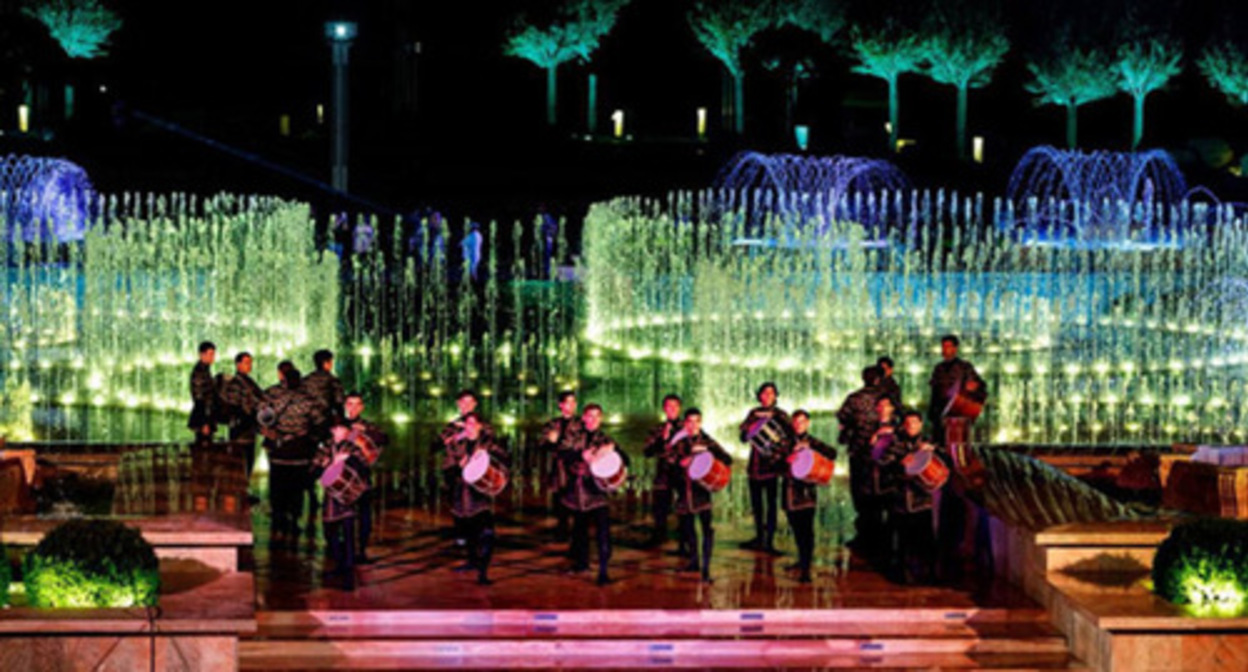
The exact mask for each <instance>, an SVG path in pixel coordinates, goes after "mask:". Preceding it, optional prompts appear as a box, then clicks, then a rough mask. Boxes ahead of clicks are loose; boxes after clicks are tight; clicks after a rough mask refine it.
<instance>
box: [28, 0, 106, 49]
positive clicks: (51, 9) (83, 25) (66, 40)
mask: <svg viewBox="0 0 1248 672" xmlns="http://www.w3.org/2000/svg"><path fill="white" fill-rule="evenodd" d="M22 11H23V12H25V13H26V14H27V15H29V16H31V17H34V18H35V19H36V20H38V21H39V22H40V23H42V24H43V25H44V26H46V27H47V29H48V32H50V33H51V34H52V37H53V39H55V40H56V41H57V43H59V44H60V45H61V48H62V49H64V50H65V53H66V54H68V55H69V57H70V58H81V59H87V60H89V59H94V58H99V57H101V56H105V55H107V54H108V49H107V44H108V38H109V37H111V36H112V34H113V33H115V32H117V30H118V29H120V28H121V18H120V17H118V16H117V14H116V13H115V12H113V10H111V9H109V8H107V7H105V6H104V5H103V4H101V3H100V1H99V0H38V1H37V2H34V3H32V4H31V5H29V6H27V7H25V8H24V9H23V10H22Z"/></svg>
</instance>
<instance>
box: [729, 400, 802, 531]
mask: <svg viewBox="0 0 1248 672" xmlns="http://www.w3.org/2000/svg"><path fill="white" fill-rule="evenodd" d="M779 396H780V391H779V389H777V388H776V384H775V383H772V382H766V383H763V384H762V385H760V386H759V388H758V390H757V392H755V394H754V397H755V398H756V399H758V403H759V406H757V407H756V408H754V409H752V410H750V412H749V414H748V415H746V416H745V420H743V421H742V422H741V427H740V430H741V437H740V438H741V442H742V443H748V442H749V441H750V438H751V437H750V433H751V431H752V430H753V429H754V428H755V425H756V424H758V423H760V422H762V421H765V420H768V419H775V420H778V421H779V425H780V430H781V433H782V434H783V435H784V437H787V436H790V435H791V434H792V433H793V421H792V420H790V419H789V414H788V413H785V412H784V411H783V410H781V409H780V408H779V407H777V406H776V399H777V398H779ZM784 437H781V440H783V438H784ZM763 443H766V442H763ZM779 443H780V442H779V441H775V442H773V443H770V444H769V445H756V444H754V443H752V444H751V445H750V463H749V483H750V509H751V510H752V511H753V512H754V538H753V539H751V540H749V541H747V542H744V543H742V544H741V548H748V549H753V550H756V551H766V552H768V553H771V554H773V555H779V553H778V552H777V551H776V547H775V543H774V542H775V537H776V519H777V514H776V506H777V504H778V503H779V499H780V489H779V481H778V479H779V476H780V469H781V467H782V466H783V465H782V463H781V462H780V460H779V459H778V458H777V457H776V454H775V449H776V447H777V446H778V445H779Z"/></svg>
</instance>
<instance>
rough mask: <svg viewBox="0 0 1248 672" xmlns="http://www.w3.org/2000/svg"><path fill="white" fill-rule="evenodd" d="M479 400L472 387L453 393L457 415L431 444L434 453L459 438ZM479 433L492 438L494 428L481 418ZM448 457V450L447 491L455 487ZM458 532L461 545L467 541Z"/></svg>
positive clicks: (457, 541)
mask: <svg viewBox="0 0 1248 672" xmlns="http://www.w3.org/2000/svg"><path fill="white" fill-rule="evenodd" d="M480 401H481V400H480V398H479V397H478V396H477V393H476V391H475V390H472V389H463V390H460V391H459V392H458V393H457V394H456V395H455V410H456V411H457V415H456V416H455V419H454V420H451V421H450V422H448V423H446V425H445V426H444V427H443V428H442V431H441V432H439V433H438V438H437V440H435V441H434V444H433V452H435V453H436V452H438V451H443V450H447V448H448V447H450V445H451V444H452V443H454V442H455V441H457V440H459V436H460V434H461V433H462V432H463V431H464V419H465V418H466V417H468V414H469V413H474V412H476V410H477V406H478V405H479V404H480ZM478 417H479V418H480V417H481V416H480V415H478ZM481 433H482V434H483V435H484V436H486V437H489V438H491V439H493V438H494V428H493V427H491V426H490V424H489V423H488V422H485V419H484V418H481ZM450 459H451V458H450V453H449V452H448V453H447V456H446V457H445V458H443V461H442V474H443V475H444V476H445V477H446V478H447V479H448V480H447V481H446V489H447V490H448V491H450V490H454V489H455V483H454V481H453V480H450V479H451V478H452V476H451V474H452V473H453V471H451V469H450V467H451V466H452V465H451V464H450ZM458 532H459V531H458V529H457V530H456V537H455V544H456V545H457V546H463V545H464V544H465V543H467V540H465V539H464V538H463V537H460V536H458Z"/></svg>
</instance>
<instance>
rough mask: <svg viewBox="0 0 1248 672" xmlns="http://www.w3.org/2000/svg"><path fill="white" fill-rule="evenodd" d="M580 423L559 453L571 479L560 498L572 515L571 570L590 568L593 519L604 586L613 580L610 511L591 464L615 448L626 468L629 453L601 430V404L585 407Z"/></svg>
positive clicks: (605, 493)
mask: <svg viewBox="0 0 1248 672" xmlns="http://www.w3.org/2000/svg"><path fill="white" fill-rule="evenodd" d="M581 425H582V427H583V431H581V432H579V433H577V434H576V435H575V436H574V437H572V440H571V441H570V442H568V443H565V444H564V445H563V446H561V447H560V450H559V453H558V457H559V459H560V461H561V464H562V466H563V473H564V474H566V475H567V479H568V483H567V487H566V488H565V489H564V490H563V497H562V499H561V500H560V501H561V503H562V504H563V506H564V508H565V509H567V510H568V511H571V512H572V516H573V524H572V545H571V548H570V549H569V555H571V556H572V569H571V570H570V572H569V573H571V574H579V573H581V572H584V571H587V570H588V569H589V524H590V522H591V521H592V522H593V524H594V528H595V529H596V531H597V534H598V585H600V586H605V585H607V584H608V583H610V582H611V579H610V577H609V576H608V575H607V564H608V563H609V562H610V561H611V510H610V508H609V507H608V505H607V491H606V490H605V489H603V487H602V485H601V484H599V483H598V479H596V478H595V477H594V474H593V473H592V472H591V470H590V466H591V465H592V464H593V462H594V460H596V459H598V458H599V457H601V456H602V455H603V454H605V453H606V452H609V451H615V452H617V453H618V454H619V456H620V460H621V462H622V463H623V464H624V468H627V467H628V455H627V454H625V453H624V452H623V451H620V450H618V449H617V447H616V444H615V441H614V440H612V439H611V437H610V436H607V434H606V432H604V431H602V407H601V406H599V405H598V404H589V405H588V406H586V407H585V411H584V413H582V414H581Z"/></svg>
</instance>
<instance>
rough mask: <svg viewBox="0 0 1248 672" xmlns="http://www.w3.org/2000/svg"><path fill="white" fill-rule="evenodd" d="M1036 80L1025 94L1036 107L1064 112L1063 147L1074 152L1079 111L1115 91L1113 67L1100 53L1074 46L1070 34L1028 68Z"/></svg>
mask: <svg viewBox="0 0 1248 672" xmlns="http://www.w3.org/2000/svg"><path fill="white" fill-rule="evenodd" d="M1027 69H1028V70H1030V71H1031V74H1032V76H1033V77H1034V78H1035V79H1034V80H1033V81H1031V82H1030V83H1028V84H1027V90H1028V91H1029V92H1031V93H1032V94H1034V95H1035V97H1036V99H1035V103H1036V104H1037V105H1061V106H1064V107H1065V108H1066V144H1067V145H1068V146H1069V147H1071V148H1073V147H1075V146H1076V144H1077V140H1078V133H1079V107H1080V106H1082V105H1086V104H1088V103H1091V102H1094V101H1097V100H1103V99H1105V98H1108V97H1110V96H1112V95H1114V93H1115V92H1116V91H1117V82H1116V81H1115V76H1114V72H1113V64H1112V62H1111V61H1110V58H1109V56H1108V55H1107V54H1106V53H1105V52H1104V51H1103V50H1101V49H1099V48H1097V47H1094V46H1091V45H1086V44H1076V43H1075V41H1074V40H1073V39H1072V38H1071V37H1070V34H1069V31H1063V34H1062V35H1060V36H1059V37H1058V39H1057V40H1055V41H1054V43H1053V45H1052V50H1051V52H1050V53H1049V54H1048V55H1045V56H1040V57H1035V58H1033V59H1032V60H1031V62H1029V63H1028V64H1027Z"/></svg>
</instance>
